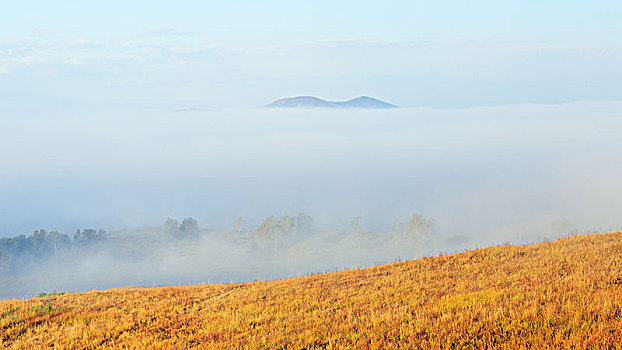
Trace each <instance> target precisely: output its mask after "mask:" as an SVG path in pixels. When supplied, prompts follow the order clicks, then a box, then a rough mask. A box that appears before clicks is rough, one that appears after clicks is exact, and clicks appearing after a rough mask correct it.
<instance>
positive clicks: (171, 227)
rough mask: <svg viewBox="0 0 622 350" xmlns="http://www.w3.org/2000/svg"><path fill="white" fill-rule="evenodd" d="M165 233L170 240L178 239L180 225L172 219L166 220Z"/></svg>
mask: <svg viewBox="0 0 622 350" xmlns="http://www.w3.org/2000/svg"><path fill="white" fill-rule="evenodd" d="M164 232H165V233H166V235H167V236H168V238H170V239H173V238H175V237H177V234H178V232H179V223H178V222H177V220H175V219H171V218H168V219H166V221H165V222H164Z"/></svg>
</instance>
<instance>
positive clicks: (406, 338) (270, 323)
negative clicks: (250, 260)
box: [0, 232, 622, 349]
mask: <svg viewBox="0 0 622 350" xmlns="http://www.w3.org/2000/svg"><path fill="white" fill-rule="evenodd" d="M0 330H1V332H2V333H1V338H0V346H2V347H4V348H7V349H27V348H39V347H50V346H54V348H74V349H77V348H88V349H91V348H98V347H105V348H124V349H133V348H150V349H151V348H170V349H174V348H179V349H182V348H191V347H197V348H223V349H231V348H241V349H245V348H248V349H255V348H270V349H277V348H287V349H303V348H307V349H310V348H328V349H333V348H353V349H366V348H372V349H379V348H381V349H406V348H426V349H427V348H429V349H439V348H448V349H449V348H456V349H461V348H508V349H517V348H533V349H544V348H573V349H604V348H615V349H621V348H622V232H615V233H609V234H593V235H586V236H573V237H569V238H564V239H560V240H558V241H555V242H552V243H541V244H537V245H531V246H499V247H493V248H486V249H481V250H476V251H469V252H465V253H461V254H454V255H449V256H443V257H436V258H426V259H420V260H415V261H407V262H401V263H396V264H391V265H384V266H379V267H373V268H367V269H361V270H353V271H345V272H339V273H329V274H322V275H315V276H308V277H301V278H293V279H288V280H279V281H271V282H252V283H245V284H227V285H191V286H180V287H159V288H123V289H113V290H102V291H90V292H86V293H76V294H66V295H60V296H51V297H49V298H47V299H38V298H35V299H31V300H10V301H3V302H0Z"/></svg>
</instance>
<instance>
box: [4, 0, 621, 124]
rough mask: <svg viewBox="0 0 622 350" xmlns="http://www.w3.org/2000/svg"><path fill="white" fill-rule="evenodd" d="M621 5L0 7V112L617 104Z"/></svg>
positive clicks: (456, 3)
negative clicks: (356, 101)
mask: <svg viewBox="0 0 622 350" xmlns="http://www.w3.org/2000/svg"><path fill="white" fill-rule="evenodd" d="M619 18H622V4H621V3H620V2H618V1H520V2H519V1H437V2H428V1H425V2H424V1H392V2H386V1H385V2H380V1H340V2H335V1H313V2H295V1H262V2H259V1H235V2H233V1H231V2H224V1H223V2H214V1H177V2H175V3H174V4H173V3H171V2H170V1H131V2H127V1H107V2H97V3H95V2H85V1H53V2H50V1H19V2H18V1H2V2H0V96H2V97H0V112H4V113H7V112H10V113H17V112H20V113H21V112H28V111H30V112H36V113H39V112H41V111H56V110H58V111H66V110H67V109H68V108H69V109H73V110H76V111H82V110H100V109H103V108H115V109H126V108H131V109H133V108H139V109H140V108H157V109H165V110H174V109H179V108H187V107H198V108H206V109H209V108H227V107H249V106H256V105H262V104H265V103H269V102H271V101H272V100H274V99H277V98H280V97H284V96H292V95H301V94H309V95H316V96H319V97H323V98H327V99H346V98H351V97H354V96H358V95H372V96H375V97H378V98H382V99H385V100H388V101H389V102H392V103H396V104H398V105H401V106H413V107H414V106H431V107H464V106H478V105H498V104H517V103H533V102H535V103H559V102H570V101H578V100H612V99H613V100H616V99H621V98H622V88H621V87H620V86H621V85H622V84H621V83H622V68H620V66H621V65H620V64H619V63H620V62H622V40H620V38H622V21H620V20H619Z"/></svg>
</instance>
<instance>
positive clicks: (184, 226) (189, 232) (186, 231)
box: [179, 217, 199, 237]
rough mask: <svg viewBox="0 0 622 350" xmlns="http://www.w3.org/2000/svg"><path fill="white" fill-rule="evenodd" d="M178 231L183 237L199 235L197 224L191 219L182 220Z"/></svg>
mask: <svg viewBox="0 0 622 350" xmlns="http://www.w3.org/2000/svg"><path fill="white" fill-rule="evenodd" d="M179 231H180V232H181V233H182V235H183V236H184V237H191V236H195V235H197V234H198V233H199V224H198V223H197V221H196V220H195V219H193V218H191V217H187V218H184V219H183V220H182V221H181V225H179Z"/></svg>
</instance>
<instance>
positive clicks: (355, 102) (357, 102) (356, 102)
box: [266, 96, 397, 109]
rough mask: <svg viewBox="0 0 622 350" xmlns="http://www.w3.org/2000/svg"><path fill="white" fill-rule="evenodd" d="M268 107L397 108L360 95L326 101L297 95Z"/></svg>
mask: <svg viewBox="0 0 622 350" xmlns="http://www.w3.org/2000/svg"><path fill="white" fill-rule="evenodd" d="M266 107H273V108H281V107H285V108H310V107H312V108H315V107H321V108H362V109H388V108H397V106H395V105H392V104H390V103H387V102H384V101H380V100H378V99H375V98H372V97H367V96H360V97H356V98H353V99H351V100H348V101H326V100H322V99H321V98H317V97H313V96H297V97H288V98H282V99H280V100H277V101H274V102H272V103H271V104H269V105H267V106H266Z"/></svg>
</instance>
